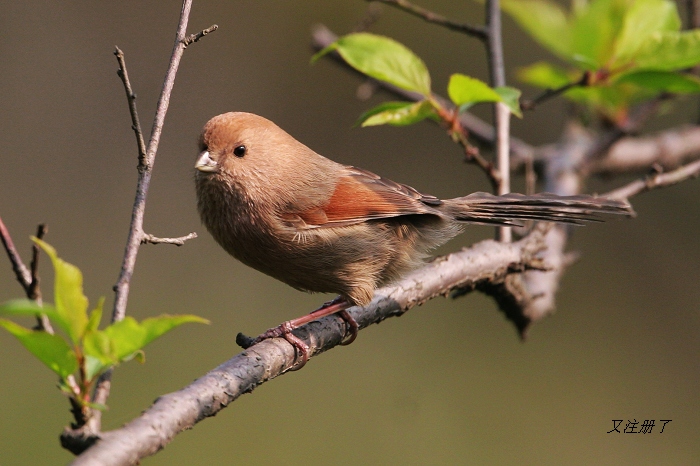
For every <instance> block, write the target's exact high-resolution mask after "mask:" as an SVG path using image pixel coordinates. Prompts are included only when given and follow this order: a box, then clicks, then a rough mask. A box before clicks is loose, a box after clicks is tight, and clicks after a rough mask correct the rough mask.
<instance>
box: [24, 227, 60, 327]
mask: <svg viewBox="0 0 700 466" xmlns="http://www.w3.org/2000/svg"><path fill="white" fill-rule="evenodd" d="M47 232H48V228H47V227H46V225H45V224H43V223H42V224H39V226H38V227H37V229H36V237H37V238H39V239H43V238H44V235H46V233H47ZM29 268H30V271H31V275H32V281H31V283H30V284H29V289H28V290H27V297H28V298H29V299H32V300H34V301H36V303H37V304H38V305H39V306H41V305H42V302H43V300H42V297H41V288H40V287H39V283H40V279H39V247H38V246H37V245H36V244H32V261H31V262H30V263H29ZM34 329H35V330H43V331H45V332H46V333H49V334H51V335H53V334H54V330H53V327H52V326H51V321H50V320H49V318H48V317H46V315H45V314H39V315H37V316H36V326H35V327H34Z"/></svg>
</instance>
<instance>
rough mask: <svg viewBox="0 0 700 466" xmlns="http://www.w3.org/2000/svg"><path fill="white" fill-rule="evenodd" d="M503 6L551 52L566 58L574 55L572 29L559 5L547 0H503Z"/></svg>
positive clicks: (504, 9)
mask: <svg viewBox="0 0 700 466" xmlns="http://www.w3.org/2000/svg"><path fill="white" fill-rule="evenodd" d="M501 8H502V9H503V11H505V12H506V13H508V14H509V15H510V16H511V17H512V18H513V19H514V20H515V21H516V22H517V23H518V24H520V26H521V27H522V28H523V29H524V30H525V31H526V32H528V33H529V34H530V35H531V36H532V37H533V38H534V39H535V40H536V41H537V42H539V43H540V44H542V46H544V47H545V48H547V49H549V50H550V51H551V52H553V53H555V54H557V55H559V56H560V57H562V58H565V59H568V58H569V57H570V56H571V55H572V51H571V34H570V32H571V30H570V28H569V23H568V19H567V15H566V13H565V12H564V10H562V9H561V7H560V6H559V5H557V4H555V3H553V2H549V1H545V0H503V1H502V2H501Z"/></svg>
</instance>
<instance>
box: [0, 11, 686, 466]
mask: <svg viewBox="0 0 700 466" xmlns="http://www.w3.org/2000/svg"><path fill="white" fill-rule="evenodd" d="M423 3H424V4H425V5H426V6H428V5H429V6H430V8H432V9H434V10H435V11H438V12H441V13H443V14H445V15H447V16H449V17H452V18H454V19H458V20H464V21H470V22H473V23H477V22H481V21H483V17H482V13H481V10H482V7H481V6H480V5H478V4H476V3H470V2H454V1H432V2H423ZM366 6H367V5H366V3H365V2H364V1H360V0H354V1H320V0H318V1H298V0H297V1H286V2H281V1H276V2H275V1H254V0H248V1H233V2H206V3H205V2H195V4H194V8H193V11H192V16H191V18H190V26H189V31H190V32H196V31H198V30H200V29H202V28H205V27H207V26H209V25H211V24H213V23H216V24H218V25H219V26H220V29H219V31H217V32H216V33H214V34H212V35H211V36H209V37H206V38H205V39H204V40H203V41H201V42H199V43H197V44H195V45H193V46H191V47H190V48H189V49H188V50H187V51H186V53H185V56H184V59H183V61H182V64H181V67H180V72H179V75H178V77H177V82H176V84H175V90H174V92H173V95H172V101H171V105H170V111H169V113H168V116H167V119H166V125H165V130H164V133H163V137H162V140H161V145H160V150H159V152H158V157H157V159H156V165H155V172H154V177H153V182H152V185H151V191H150V194H149V202H148V206H147V210H146V221H145V227H146V230H147V232H149V233H152V234H155V235H157V236H180V235H183V234H186V233H188V232H190V231H197V232H198V233H199V234H200V237H199V238H198V239H196V240H193V241H190V242H188V243H187V244H186V245H185V246H184V247H181V248H176V247H173V246H167V245H158V246H144V247H143V248H142V249H141V253H140V255H139V259H138V263H137V267H136V273H135V276H134V280H133V282H132V290H131V295H130V301H129V308H128V312H129V313H130V314H131V315H133V316H135V317H137V318H139V319H141V318H144V317H147V316H151V315H156V314H160V313H164V312H168V313H195V314H198V315H201V316H204V317H206V318H208V319H210V320H211V321H212V322H213V325H211V326H199V325H197V326H196V325H190V326H186V327H183V328H180V329H178V330H176V331H175V332H174V333H173V334H170V335H168V336H166V337H164V338H163V339H162V340H161V341H157V342H155V343H154V344H152V345H150V346H149V347H148V348H147V349H146V354H147V362H146V364H145V365H140V364H138V363H135V362H132V363H129V364H126V365H124V366H122V367H120V368H119V369H118V371H117V372H116V375H115V377H114V383H113V392H112V396H111V398H110V400H109V406H110V410H109V411H108V412H107V413H106V415H105V427H106V428H115V427H118V426H120V425H121V424H123V423H125V422H127V421H129V420H130V419H132V418H133V417H135V416H137V415H138V414H139V413H140V412H141V411H142V410H143V409H145V408H146V407H148V406H149V404H150V403H151V401H152V400H153V399H154V398H156V397H157V396H158V395H160V394H163V393H167V392H170V391H174V390H177V389H179V388H180V387H182V386H184V385H186V384H188V383H189V382H191V381H192V380H193V379H195V378H196V377H198V376H199V375H201V374H203V373H204V372H206V371H207V370H208V369H210V368H213V367H214V366H216V365H218V364H219V363H221V362H223V361H224V360H226V359H228V358H229V357H231V356H232V355H234V354H236V353H238V352H239V348H238V347H237V346H236V345H235V343H234V337H235V334H236V333H237V332H239V331H243V332H245V333H248V334H257V333H259V332H261V331H263V330H265V329H266V328H268V327H271V326H273V325H276V324H277V323H279V322H281V321H283V320H285V319H288V318H291V317H296V316H297V315H301V314H303V313H306V312H308V311H310V310H311V309H313V308H314V307H315V306H317V305H318V304H320V303H321V302H323V301H324V299H325V298H326V297H325V296H312V295H306V294H303V293H300V292H298V291H295V290H293V289H291V288H289V287H287V286H285V285H283V284H281V283H278V282H276V281H274V280H273V279H270V278H268V277H266V276H263V275H261V274H260V273H258V272H255V271H253V270H251V269H249V268H246V267H245V266H243V265H241V264H239V263H237V262H235V261H234V260H233V259H231V258H229V257H228V256H227V255H226V254H225V253H223V251H222V250H220V249H219V247H218V246H217V245H216V244H215V243H214V241H213V240H212V238H211V237H210V236H209V234H208V233H207V232H206V231H205V230H204V229H203V228H202V226H201V225H200V223H199V219H198V217H197V213H196V209H195V196H194V188H193V182H192V176H193V163H194V158H195V155H196V138H197V135H198V132H199V130H200V128H201V126H202V125H203V124H204V123H205V122H206V121H207V120H208V119H209V118H210V117H212V116H214V115H216V114H219V113H222V112H226V111H231V110H244V111H251V112H255V113H259V114H261V115H263V116H265V117H268V118H270V119H272V120H274V121H275V122H277V123H278V124H279V125H280V126H282V127H283V128H285V129H286V130H287V131H289V132H290V133H291V134H293V135H294V136H295V137H296V138H297V139H299V140H301V141H302V142H304V143H306V144H307V145H309V146H310V147H312V148H313V149H315V150H317V151H318V152H320V153H322V154H324V155H326V156H329V157H331V158H333V159H334V160H336V161H339V162H344V163H349V164H354V165H358V166H361V167H365V168H367V169H370V170H373V171H376V172H378V173H381V174H383V175H385V176H387V177H390V178H392V179H395V180H397V181H401V182H405V183H408V184H411V185H413V186H415V187H417V188H419V189H421V190H423V191H425V192H428V193H431V194H434V195H437V196H441V197H449V196H458V195H462V194H466V193H468V192H471V191H475V190H484V189H488V185H487V183H486V181H485V178H484V176H483V175H482V174H481V173H479V172H478V170H476V169H475V168H474V167H471V166H467V165H464V164H463V163H462V162H461V157H460V152H459V150H458V149H457V148H456V147H455V146H454V145H453V144H452V143H451V142H450V141H449V138H447V137H446V136H445V134H444V132H443V131H441V130H440V129H439V128H437V127H436V126H434V125H431V124H429V123H422V124H419V125H417V126H415V127H411V128H409V129H399V128H372V129H356V128H355V129H354V128H352V124H353V123H354V121H355V119H356V118H357V116H359V115H360V113H362V112H363V111H364V110H366V109H368V108H370V107H371V106H372V105H374V104H376V103H378V102H380V101H382V100H386V99H388V98H393V97H391V96H387V95H382V94H380V95H378V96H375V97H374V98H373V99H372V101H370V102H360V101H358V100H356V98H355V90H356V87H357V85H358V84H359V83H360V80H359V79H358V78H357V77H356V76H352V75H350V74H349V73H347V72H345V71H344V70H342V69H340V68H339V67H337V66H336V65H335V64H333V63H331V62H330V61H322V62H320V63H318V64H317V65H314V66H310V65H309V58H310V56H311V51H310V48H309V42H310V29H311V27H312V26H313V25H314V24H316V23H324V24H326V25H328V26H329V27H330V28H331V29H333V30H335V31H336V32H339V33H344V32H349V31H350V30H352V29H353V28H354V27H355V25H356V23H357V22H358V20H360V19H361V18H362V16H363V15H364V12H365V9H366ZM179 10H180V2H179V1H168V2H163V1H158V2H156V1H148V2H92V1H70V2H47V1H23V2H10V1H2V2H0V12H1V13H0V70H1V71H2V79H0V99H1V101H2V109H3V111H2V112H1V113H0V126H1V127H2V131H0V157H1V160H2V163H1V165H0V166H1V168H0V215H2V218H3V220H4V221H5V223H6V224H7V226H8V228H9V229H10V231H11V233H12V234H13V236H14V239H15V242H16V243H17V245H18V248H19V249H20V251H21V252H22V253H23V257H24V258H25V260H27V261H28V259H29V254H28V251H29V240H28V237H29V235H30V234H33V233H34V231H35V228H36V224H37V223H39V222H46V223H48V225H49V234H48V236H47V240H48V241H49V242H50V243H51V244H53V245H54V246H55V247H56V248H57V249H58V251H59V254H60V255H61V256H62V257H63V258H65V259H66V260H68V261H69V262H72V263H74V264H76V265H78V266H79V267H80V268H81V269H82V270H83V272H84V274H85V292H86V295H87V296H88V297H89V298H90V300H91V302H92V303H94V302H95V300H96V299H97V298H98V297H99V296H102V295H106V296H107V306H106V307H107V308H111V301H112V297H113V294H112V292H111V287H112V285H113V284H114V283H115V281H116V279H117V275H118V271H119V267H120V261H121V256H122V253H123V249H124V244H125V240H126V233H127V227H128V222H129V218H130V212H131V206H132V202H133V196H134V188H135V183H136V170H135V166H136V147H135V143H134V137H133V133H132V131H131V129H130V120H129V113H128V109H127V104H126V99H125V97H124V91H123V88H122V85H121V82H120V81H119V79H118V78H117V76H116V73H115V71H116V69H117V64H116V60H115V58H114V56H113V55H112V52H113V50H114V46H115V45H118V46H119V47H120V48H122V50H124V52H125V54H126V61H127V66H128V70H129V73H130V76H131V80H132V83H133V85H134V87H135V90H136V92H137V93H138V97H139V98H138V105H139V110H140V115H141V118H142V123H143V125H144V129H147V130H150V125H151V119H152V114H153V111H154V108H155V103H156V99H157V96H158V94H159V92H160V86H161V82H162V78H163V76H164V73H165V68H166V65H167V61H168V58H169V55H170V51H171V47H172V40H173V38H174V32H175V26H176V23H177V18H178V14H179ZM505 27H506V31H505V44H506V47H507V50H506V63H507V64H508V66H509V71H510V74H509V79H510V80H511V82H513V83H514V81H512V80H513V79H514V78H513V71H514V69H515V67H516V66H518V65H524V64H528V63H531V62H533V61H535V60H536V59H542V58H547V55H546V54H545V52H543V51H541V50H540V49H539V48H538V47H537V46H536V45H535V44H533V43H532V42H531V41H530V40H529V39H528V38H527V37H526V36H525V35H524V34H523V33H522V32H520V31H519V30H517V29H516V28H515V27H514V25H513V23H512V22H511V21H509V20H507V19H506V20H505ZM372 31H373V32H377V33H382V34H386V35H389V36H392V37H394V38H396V39H398V40H400V41H402V42H404V43H405V44H406V45H408V46H409V47H410V48H412V49H413V50H414V51H415V52H416V53H418V54H419V55H420V56H421V57H423V59H424V60H425V61H426V62H427V65H428V67H429V68H430V70H431V73H432V77H433V83H434V84H433V88H434V90H436V91H438V92H441V93H444V89H445V86H446V83H447V78H448V76H449V74H450V73H452V72H462V73H467V74H470V75H473V76H477V77H480V78H482V79H487V75H486V69H485V56H484V53H483V50H482V47H481V45H480V44H478V43H477V42H476V41H475V40H473V39H469V38H466V37H463V36H461V35H458V34H456V33H451V32H448V31H445V30H442V29H440V28H439V27H435V26H430V25H427V24H425V23H423V22H421V21H420V20H418V19H415V18H412V17H409V16H407V15H405V14H403V13H400V12H398V11H394V10H393V9H388V8H385V9H384V14H383V15H382V19H381V20H380V22H379V23H378V24H376V25H375V26H374V27H373V29H372ZM525 92H526V95H528V96H532V95H533V93H534V90H533V89H525ZM697 107H698V104H697V99H686V100H685V101H683V102H681V103H680V104H677V105H676V106H674V108H673V110H672V111H671V112H668V113H666V114H665V115H663V116H661V117H658V118H656V119H655V120H654V121H653V122H652V124H650V125H649V128H647V129H660V128H663V127H668V126H672V125H675V124H679V123H681V122H684V121H691V122H692V121H695V119H696V118H697V117H696V115H697ZM565 109H566V105H565V104H564V103H563V102H561V101H555V102H550V103H548V104H547V105H545V106H543V107H541V108H540V109H538V110H537V111H536V112H535V113H530V114H528V115H527V116H526V118H525V120H523V121H515V122H514V125H513V126H514V132H515V134H516V135H519V136H521V137H525V138H526V139H527V140H528V141H529V142H532V143H537V144H539V143H545V142H550V141H553V140H555V139H556V138H557V136H558V134H559V133H560V131H561V128H562V123H563V120H564V112H565ZM479 114H480V115H481V116H482V117H485V118H489V113H488V109H486V108H484V109H480V110H479ZM623 181H624V180H612V181H610V180H608V181H601V182H596V184H595V185H593V186H590V187H589V188H590V189H591V190H599V191H603V190H604V189H606V188H611V187H613V186H616V185H619V184H622V182H623ZM518 183H521V180H518ZM699 194H700V185H699V184H698V181H690V182H686V183H684V184H682V185H680V186H676V187H673V188H670V189H665V190H659V191H656V192H653V193H649V194H645V195H643V196H640V197H638V198H636V199H634V206H635V208H636V210H637V212H638V213H639V217H638V218H637V219H635V220H632V221H614V222H610V223H607V224H604V225H594V226H590V227H585V228H580V229H577V230H576V233H575V236H574V238H573V240H572V243H571V247H572V248H575V249H577V250H580V251H581V252H582V253H583V259H582V261H581V262H580V263H578V264H577V265H576V266H574V267H573V268H571V269H570V270H569V271H568V272H567V274H566V276H565V278H564V281H563V283H562V290H561V293H560V294H559V299H558V313H557V314H556V315H555V316H553V317H551V318H549V319H546V320H545V321H543V322H542V323H540V324H538V325H537V326H536V327H534V328H533V329H532V331H531V333H530V338H529V341H527V342H526V343H522V342H521V341H520V340H519V339H518V337H517V336H516V334H515V331H514V329H513V328H512V327H511V325H510V324H509V323H508V322H506V321H505V319H504V318H503V316H502V315H501V314H500V313H499V312H498V311H497V310H496V307H495V305H494V303H493V302H492V301H491V300H489V299H486V298H484V297H483V296H481V295H477V294H474V295H471V296H467V297H466V298H463V299H459V300H456V301H453V300H448V299H436V300H433V301H431V302H430V303H428V304H426V305H424V306H423V307H421V308H417V309H414V310H412V311H411V312H409V313H408V314H406V315H405V316H404V317H402V318H400V319H391V320H389V321H387V322H385V323H384V324H382V325H381V326H375V327H373V328H370V329H367V330H366V331H363V332H362V333H361V334H360V335H359V338H358V340H357V342H356V343H355V344H353V345H352V346H349V347H347V348H338V349H336V350H334V351H331V352H330V353H327V354H324V355H323V356H321V357H319V358H316V359H314V360H313V361H312V362H311V363H310V364H309V365H308V366H307V367H306V368H305V369H304V370H303V371H301V372H299V373H292V374H289V375H286V376H284V377H281V378H280V379H278V380H275V381H274V382H273V383H269V384H266V385H263V386H262V387H260V388H258V389H257V390H256V391H255V392H254V394H253V395H247V396H244V397H242V398H241V399H240V400H238V401H237V402H235V403H234V404H233V405H232V406H230V407H229V408H228V409H226V410H224V411H223V412H222V413H220V414H219V415H218V416H217V417H216V418H213V419H208V420H206V421H204V422H202V423H201V424H199V425H198V426H197V427H196V428H195V429H194V430H193V431H190V432H186V433H184V434H182V435H180V436H178V437H177V438H176V439H175V441H174V442H173V443H172V444H171V445H169V446H168V447H167V448H166V449H165V451H163V452H161V453H160V454H158V455H156V456H155V457H153V458H150V459H147V460H146V461H144V464H149V465H156V464H159V465H160V464H162V465H166V464H167V465H185V464H238V463H248V464H268V463H271V462H273V461H284V462H286V463H287V464H307V465H315V464H319V465H320V464H361V463H364V464H700V444H699V443H698V442H697V434H698V429H699V428H700V403H698V387H699V382H700V371H699V369H700V367H699V363H698V355H699V350H700V338H698V337H699V336H700V304H698V303H699V302H700V286H698V282H699V280H698V278H699V277H700V274H699V273H698V272H700V246H699V242H698V240H697V237H696V235H697V231H699V230H700V208H699V205H700V203H699V201H698V197H699ZM491 235H492V229H490V228H486V227H474V228H472V229H470V230H469V231H468V232H467V233H466V234H465V235H463V236H462V237H460V238H459V239H458V240H455V241H454V242H452V243H451V244H449V245H448V246H447V247H445V248H444V249H443V250H441V252H447V251H450V250H454V249H457V248H459V247H462V246H464V245H468V244H470V243H472V242H474V241H477V240H479V239H482V238H487V237H490V236H491ZM49 268H50V267H49V266H48V262H47V261H46V260H43V262H42V264H41V275H42V278H43V284H44V286H43V290H44V294H45V296H46V299H47V301H52V297H51V295H52V293H51V283H52V275H51V272H50V270H49ZM21 295H22V292H21V288H20V287H19V286H18V284H17V283H16V281H15V279H14V276H13V274H12V272H11V270H10V267H9V262H8V261H7V260H6V259H5V258H4V256H3V257H2V258H0V300H3V301H4V300H6V299H10V298H15V297H19V296H21ZM0 355H2V359H1V361H0V393H1V394H2V396H1V397H0V419H1V420H2V421H1V422H2V424H1V425H0V464H2V465H23V464H63V463H66V462H67V461H69V460H70V458H71V455H70V454H69V453H67V452H65V451H63V450H62V449H61V448H60V446H59V443H58V435H59V433H60V431H61V429H62V427H63V426H64V425H65V424H66V423H67V422H68V421H69V419H70V416H69V413H68V403H67V402H66V400H65V399H64V398H63V397H62V395H61V394H60V393H59V391H58V390H57V389H56V387H55V386H56V378H55V377H54V375H53V374H52V373H51V372H50V371H49V370H47V369H46V368H44V367H43V366H41V365H40V363H38V362H36V361H35V360H34V359H33V358H32V357H31V356H30V355H29V354H28V352H27V351H26V350H24V348H23V347H21V346H20V344H19V343H18V342H17V341H15V340H14V339H13V338H12V337H10V336H9V335H7V334H5V333H2V334H0ZM613 419H623V420H627V419H630V420H631V419H636V420H638V421H640V422H641V421H643V420H645V419H656V420H657V425H658V424H659V420H660V419H672V420H673V421H672V422H671V423H670V424H668V425H667V426H666V431H665V432H664V433H663V434H659V433H658V431H659V427H656V428H655V429H654V432H653V433H652V434H646V435H640V434H637V435H624V434H606V432H607V431H609V430H611V429H612V426H613V423H612V420H613ZM623 426H624V423H623Z"/></svg>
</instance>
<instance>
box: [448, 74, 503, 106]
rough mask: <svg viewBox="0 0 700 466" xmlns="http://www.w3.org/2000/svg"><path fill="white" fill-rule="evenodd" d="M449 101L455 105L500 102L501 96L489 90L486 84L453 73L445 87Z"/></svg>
mask: <svg viewBox="0 0 700 466" xmlns="http://www.w3.org/2000/svg"><path fill="white" fill-rule="evenodd" d="M447 94H448V95H449V96H450V100H452V102H453V103H454V104H455V105H457V106H460V105H464V104H469V103H477V102H500V101H501V96H500V95H499V94H498V93H497V92H496V91H494V90H493V89H491V88H490V87H489V85H488V84H486V83H485V82H483V81H480V80H478V79H476V78H472V77H470V76H466V75H464V74H459V73H455V74H453V75H452V76H450V82H449V84H448V85H447Z"/></svg>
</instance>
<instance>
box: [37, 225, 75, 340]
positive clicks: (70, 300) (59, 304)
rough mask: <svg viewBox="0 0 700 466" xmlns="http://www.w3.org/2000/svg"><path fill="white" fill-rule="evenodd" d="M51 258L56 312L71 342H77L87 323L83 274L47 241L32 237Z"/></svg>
mask: <svg viewBox="0 0 700 466" xmlns="http://www.w3.org/2000/svg"><path fill="white" fill-rule="evenodd" d="M32 239H33V240H34V242H35V243H36V244H37V245H38V246H39V247H40V248H41V249H43V250H44V252H45V253H46V254H47V255H48V256H49V257H50V258H51V262H52V263H53V268H54V271H55V283H54V299H55V301H56V302H55V306H56V312H58V314H59V315H60V316H61V318H62V319H63V320H64V321H65V323H66V325H67V328H66V331H67V333H68V336H69V337H70V339H71V341H72V342H73V344H78V342H79V341H80V338H81V337H82V335H83V332H84V331H85V326H86V325H87V322H88V318H87V307H88V300H87V298H86V297H85V295H83V274H82V273H81V272H80V269H78V267H76V266H74V265H73V264H69V263H68V262H65V261H64V260H63V259H61V258H59V257H58V255H57V254H56V250H55V249H54V248H53V247H52V246H50V245H49V244H48V243H45V242H44V241H42V240H40V239H38V238H32Z"/></svg>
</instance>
